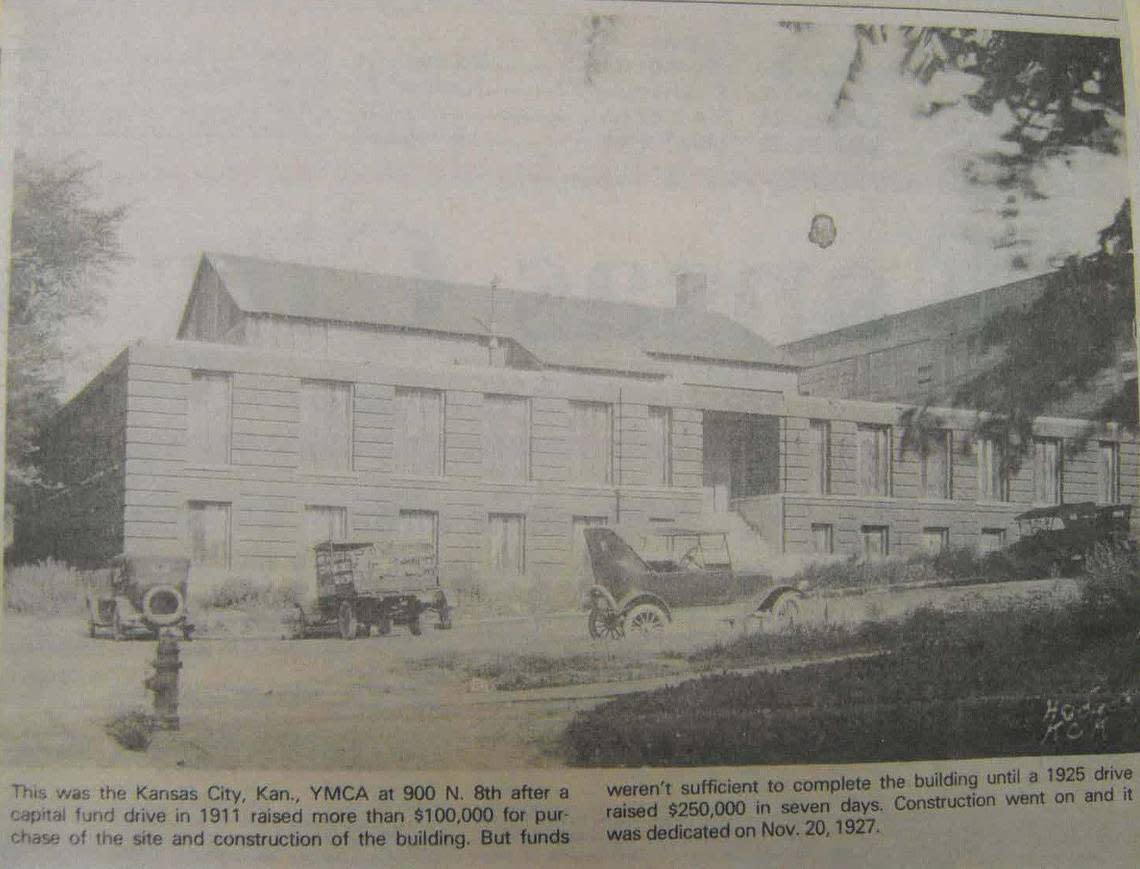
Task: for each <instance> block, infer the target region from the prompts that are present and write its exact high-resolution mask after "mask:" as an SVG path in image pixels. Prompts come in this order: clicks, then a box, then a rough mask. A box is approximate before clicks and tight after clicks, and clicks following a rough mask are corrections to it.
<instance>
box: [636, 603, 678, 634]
mask: <svg viewBox="0 0 1140 869" xmlns="http://www.w3.org/2000/svg"><path fill="white" fill-rule="evenodd" d="M667 622H668V616H666V615H665V611H664V610H663V609H661V607H659V606H657V605H656V604H651V603H639V604H638V605H637V606H635V607H633V608H631V609H630V610H629V612H627V613H626V614H625V632H626V633H627V634H629V635H630V636H633V637H656V636H660V635H661V633H662V632H664V630H665V625H666V623H667Z"/></svg>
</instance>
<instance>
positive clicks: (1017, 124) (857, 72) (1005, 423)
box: [836, 25, 1138, 471]
mask: <svg viewBox="0 0 1140 869" xmlns="http://www.w3.org/2000/svg"><path fill="white" fill-rule="evenodd" d="M892 39H898V40H900V41H901V42H902V45H903V48H904V50H903V51H902V55H901V57H902V59H901V61H900V72H901V73H902V74H905V75H910V76H913V77H914V78H915V79H916V80H917V81H919V82H921V83H923V84H929V83H930V82H932V81H933V80H934V79H935V77H936V76H938V75H939V74H941V73H943V72H946V71H949V70H955V71H958V72H961V73H965V74H968V75H970V76H973V77H975V78H976V80H977V86H976V88H974V89H973V90H972V91H967V92H964V93H963V96H962V98H961V100H964V101H965V102H966V104H967V105H968V106H969V107H970V108H971V109H973V110H975V111H979V112H983V113H986V114H989V113H991V112H993V111H994V110H995V108H997V107H998V106H999V105H1004V106H1005V107H1006V108H1007V109H1008V111H1009V115H1010V118H1011V125H1010V128H1009V129H1008V130H1007V131H1006V132H1005V133H1004V134H1003V136H1002V140H1003V141H1004V142H1005V143H1006V147H994V148H992V149H989V150H983V151H980V152H979V153H978V154H977V155H976V159H975V160H974V161H971V162H969V163H968V164H967V166H966V172H967V177H968V178H969V179H970V180H971V181H972V182H974V183H978V184H992V185H994V186H996V187H997V188H998V189H1000V190H1003V191H1006V193H1007V194H1008V195H1007V198H1006V200H1005V206H1004V207H1003V209H1002V211H1001V216H1002V217H1003V218H1004V219H1005V220H1006V221H1009V222H1014V221H1016V220H1017V219H1018V216H1019V211H1020V210H1019V208H1018V197H1019V196H1020V197H1023V198H1026V199H1044V198H1047V195H1048V194H1047V192H1045V191H1042V190H1041V189H1039V188H1038V186H1037V184H1036V182H1035V170H1036V169H1038V168H1039V167H1040V166H1042V165H1043V164H1044V163H1045V161H1049V160H1061V161H1068V160H1069V159H1070V158H1071V157H1072V155H1073V154H1074V153H1075V152H1076V151H1077V150H1078V149H1087V150H1089V151H1093V152H1099V153H1107V154H1116V153H1119V151H1120V145H1121V140H1122V135H1123V126H1124V125H1123V118H1124V79H1123V70H1122V63H1121V48H1120V42H1119V40H1116V39H1106V38H1100V37H1078V36H1067V35H1057V34H1040V33H1016V32H1002V31H997V32H991V31H981V30H967V29H956V28H930V27H922V28H919V27H902V28H898V29H897V30H894V29H891V28H887V27H869V26H865V25H861V26H859V27H856V28H855V43H856V45H855V53H854V56H853V59H852V61H851V63H850V65H849V67H848V74H847V79H846V81H845V82H844V83H843V86H842V87H841V88H840V91H839V95H838V97H837V99H836V110H837V111H840V110H841V109H842V107H843V105H844V104H845V103H846V102H849V101H851V100H853V99H855V98H856V95H857V86H858V84H859V82H860V78H861V73H862V70H863V68H864V66H865V63H866V58H867V52H869V51H871V50H874V49H875V48H876V47H878V46H883V45H885V44H886V43H887V42H889V41H891V40H892ZM961 100H952V101H948V102H941V103H940V102H934V101H932V102H931V103H930V104H929V105H928V106H927V107H926V109H925V111H924V112H923V114H925V115H927V116H931V115H934V114H937V113H938V112H940V111H943V110H945V109H947V108H950V107H951V106H954V105H957V104H958V103H959V102H960V101H961ZM1098 242H1099V245H1098V249H1097V250H1096V251H1095V252H1093V253H1092V254H1090V255H1088V256H1085V257H1069V258H1068V259H1067V260H1066V261H1065V263H1064V265H1063V266H1062V267H1061V268H1060V269H1059V270H1058V271H1057V272H1055V273H1054V274H1053V275H1051V276H1050V277H1049V279H1048V285H1047V287H1046V289H1045V291H1044V293H1043V294H1042V295H1041V297H1040V298H1038V299H1037V301H1036V302H1034V303H1033V304H1031V305H1030V306H1029V308H1028V309H1027V310H1024V311H1022V310H1011V311H1006V312H1004V313H1001V314H998V315H996V316H995V317H993V318H991V319H990V320H989V321H988V322H987V323H986V324H985V326H984V328H983V332H982V336H981V337H982V342H983V344H984V346H986V347H987V348H990V349H992V348H1000V350H1001V359H1000V361H999V362H998V363H997V365H996V366H994V367H993V368H991V369H990V370H988V371H985V372H983V373H982V374H980V375H978V376H976V377H974V378H972V379H971V380H970V381H968V382H967V383H965V384H963V385H962V387H961V388H960V389H959V390H958V391H957V393H956V395H955V396H954V403H955V404H956V405H960V406H966V407H971V408H974V409H977V410H979V411H982V413H980V414H979V417H978V423H977V430H978V433H979V434H980V435H983V436H986V437H989V438H993V439H995V440H997V441H999V442H1000V443H1002V444H1003V445H1005V447H1006V449H1005V450H1003V454H1004V456H1005V461H1006V463H1007V470H1010V471H1012V470H1015V469H1016V468H1017V467H1018V465H1019V464H1020V463H1021V461H1022V460H1023V458H1024V456H1025V454H1026V451H1027V450H1028V448H1029V445H1030V444H1031V443H1032V439H1031V434H1032V429H1033V421H1034V419H1035V418H1036V417H1038V416H1040V415H1042V414H1043V413H1045V412H1048V411H1049V409H1050V408H1051V407H1054V406H1056V405H1058V404H1060V403H1061V402H1064V401H1065V400H1067V399H1069V398H1070V397H1072V396H1074V395H1077V394H1080V393H1081V392H1083V391H1084V390H1085V389H1086V388H1088V387H1089V386H1090V385H1091V384H1092V382H1093V380H1094V378H1095V377H1096V376H1097V375H1098V374H1099V373H1101V372H1102V371H1104V370H1105V369H1106V368H1110V367H1112V366H1115V365H1116V364H1118V361H1119V358H1120V352H1121V349H1122V348H1123V347H1126V346H1128V345H1129V344H1130V343H1131V341H1132V338H1133V333H1132V329H1133V324H1134V322H1135V316H1136V310H1135V298H1134V295H1133V293H1134V291H1133V249H1132V225H1131V209H1130V202H1129V201H1128V200H1125V201H1124V203H1123V204H1122V205H1121V206H1120V208H1119V210H1118V211H1117V213H1116V217H1115V218H1114V220H1113V221H1112V223H1111V224H1110V225H1109V226H1107V227H1105V228H1104V229H1103V230H1101V232H1100V233H1099V238H1098ZM1016 260H1017V257H1015V259H1014V261H1013V265H1014V266H1015V267H1017V266H1018V263H1017V261H1016ZM1021 267H1024V262H1022V264H1021ZM1137 413H1138V411H1137V393H1136V381H1135V380H1129V381H1126V385H1125V387H1124V389H1123V390H1121V391H1120V392H1119V393H1118V394H1116V395H1113V396H1111V397H1110V398H1109V399H1108V400H1107V401H1106V402H1104V404H1103V405H1102V406H1101V408H1100V409H1099V412H1098V413H1097V414H1096V417H1097V420H1099V421H1113V422H1117V423H1121V424H1123V425H1125V426H1128V427H1130V428H1133V429H1135V428H1136V427H1137ZM928 417H929V413H928V411H927V410H926V408H923V409H922V410H915V411H913V412H910V413H908V414H907V415H906V416H905V418H904V419H903V420H902V422H901V424H902V426H903V441H904V443H905V444H908V445H909V446H910V447H911V448H915V449H918V450H919V451H921V449H922V445H923V443H924V442H925V430H926V428H928V427H929V426H928V425H927V423H929V418H928ZM1090 431H1091V428H1090Z"/></svg>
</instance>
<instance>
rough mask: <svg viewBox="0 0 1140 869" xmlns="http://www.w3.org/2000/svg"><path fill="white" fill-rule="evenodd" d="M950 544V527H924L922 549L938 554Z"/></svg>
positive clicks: (931, 553)
mask: <svg viewBox="0 0 1140 869" xmlns="http://www.w3.org/2000/svg"><path fill="white" fill-rule="evenodd" d="M949 546H950V529H949V528H923V529H922V551H923V552H926V553H929V554H930V555H937V554H938V553H939V552H942V551H943V550H945V549H946V548H948V547H949Z"/></svg>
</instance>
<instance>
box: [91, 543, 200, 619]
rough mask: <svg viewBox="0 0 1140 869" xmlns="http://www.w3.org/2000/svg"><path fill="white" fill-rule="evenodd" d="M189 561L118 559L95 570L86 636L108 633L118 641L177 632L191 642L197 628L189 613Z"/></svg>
mask: <svg viewBox="0 0 1140 869" xmlns="http://www.w3.org/2000/svg"><path fill="white" fill-rule="evenodd" d="M189 579H190V560H189V559H187V558H166V557H159V556H135V555H120V556H118V557H117V558H115V559H114V560H113V561H112V562H111V564H110V566H108V567H105V568H102V569H100V570H96V571H93V572H92V573H91V575H90V579H89V585H88V588H87V632H88V634H89V635H90V636H92V637H94V636H97V635H98V633H99V631H101V630H105V631H108V632H109V634H110V636H112V637H114V638H115V639H116V640H125V639H127V638H128V637H130V636H131V635H132V634H134V635H139V634H147V635H150V636H154V637H157V636H158V634H159V631H161V629H162V628H175V629H177V630H179V631H181V632H182V636H183V637H184V638H185V639H190V634H191V632H192V631H193V630H194V626H193V625H192V624H191V623H190V618H189V615H188V613H187V611H186V591H187V585H188V583H189Z"/></svg>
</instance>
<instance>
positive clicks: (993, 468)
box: [976, 438, 1009, 501]
mask: <svg viewBox="0 0 1140 869" xmlns="http://www.w3.org/2000/svg"><path fill="white" fill-rule="evenodd" d="M976 449H977V453H978V500H979V501H1008V500H1009V480H1008V478H1007V477H1006V474H1005V453H1004V451H1003V450H1002V447H1001V444H999V443H998V442H997V441H995V440H991V439H990V438H979V439H978V441H977V446H976Z"/></svg>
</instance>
